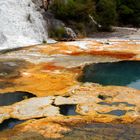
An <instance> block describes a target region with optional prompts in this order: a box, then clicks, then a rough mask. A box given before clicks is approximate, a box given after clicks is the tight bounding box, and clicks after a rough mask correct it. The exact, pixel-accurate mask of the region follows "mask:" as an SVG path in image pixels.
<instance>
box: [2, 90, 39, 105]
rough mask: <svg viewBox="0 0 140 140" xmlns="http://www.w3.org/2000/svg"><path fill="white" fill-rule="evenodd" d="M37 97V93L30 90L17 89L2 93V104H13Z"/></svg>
mask: <svg viewBox="0 0 140 140" xmlns="http://www.w3.org/2000/svg"><path fill="white" fill-rule="evenodd" d="M32 97H36V95H34V94H32V93H28V92H22V91H16V92H8V93H4V94H0V106H7V105H12V104H14V103H16V102H19V101H22V100H25V99H28V98H32Z"/></svg>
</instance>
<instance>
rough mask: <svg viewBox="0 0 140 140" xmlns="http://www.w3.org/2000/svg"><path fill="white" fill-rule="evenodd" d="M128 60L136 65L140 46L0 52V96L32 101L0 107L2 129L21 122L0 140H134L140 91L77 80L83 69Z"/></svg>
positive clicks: (90, 44)
mask: <svg viewBox="0 0 140 140" xmlns="http://www.w3.org/2000/svg"><path fill="white" fill-rule="evenodd" d="M128 60H129V61H139V60H140V41H139V40H133V41H131V40H102V41H101V40H100V41H94V40H90V39H88V40H84V41H82V40H81V41H75V42H58V43H55V44H44V45H37V46H29V47H26V48H20V49H14V50H7V51H2V52H1V55H0V93H1V94H7V93H9V94H11V97H12V94H13V92H16V91H20V92H26V93H32V94H33V95H35V96H36V97H33V98H30V99H28V98H24V99H23V100H22V101H19V102H15V103H12V104H9V105H6V106H1V107H0V123H1V125H3V123H4V120H7V119H10V118H14V119H18V120H26V122H24V123H22V124H19V125H16V126H15V127H14V128H12V129H8V130H3V131H2V132H0V138H1V140H15V139H17V140H21V139H22V140H24V139H30V140H31V139H38V140H39V139H42V140H44V139H49V138H59V139H61V138H62V139H70V138H75V137H76V138H79V139H80V138H83V136H82V134H84V135H85V139H87V138H90V139H99V140H102V139H103V138H104V139H117V138H118V139H119V138H122V139H128V137H129V138H130V139H133V138H134V139H136V140H138V139H139V137H140V133H139V128H140V123H139V118H140V104H139V98H140V90H137V89H133V88H129V87H123V86H113V85H109V86H103V85H99V84H95V83H82V82H80V80H79V79H80V77H81V76H82V74H83V67H84V66H85V65H87V64H95V63H102V62H118V61H128ZM19 94H20V93H19ZM13 98H14V97H13ZM3 100H5V99H4V98H3ZM112 131H113V132H112ZM110 132H111V133H112V134H111V133H110ZM93 134H94V137H93ZM122 134H124V135H122Z"/></svg>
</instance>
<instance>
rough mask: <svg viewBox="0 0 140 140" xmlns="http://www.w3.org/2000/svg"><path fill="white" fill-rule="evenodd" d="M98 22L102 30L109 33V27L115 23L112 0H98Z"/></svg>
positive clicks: (114, 9)
mask: <svg viewBox="0 0 140 140" xmlns="http://www.w3.org/2000/svg"><path fill="white" fill-rule="evenodd" d="M96 12H97V15H98V22H99V23H100V24H101V25H102V29H103V30H107V31H109V30H110V29H111V25H114V24H115V23H116V18H117V13H116V3H115V2H114V0H99V2H98V3H97V6H96Z"/></svg>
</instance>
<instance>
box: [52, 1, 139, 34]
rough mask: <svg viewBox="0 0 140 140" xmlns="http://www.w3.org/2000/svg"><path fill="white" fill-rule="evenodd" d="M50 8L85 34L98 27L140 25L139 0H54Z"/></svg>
mask: <svg viewBox="0 0 140 140" xmlns="http://www.w3.org/2000/svg"><path fill="white" fill-rule="evenodd" d="M50 9H51V11H52V13H53V14H54V15H55V17H56V18H57V19H60V20H62V21H63V22H64V23H65V24H66V25H68V26H70V27H72V28H73V29H74V30H75V31H76V32H77V33H81V34H83V35H86V34H90V33H92V32H93V31H95V30H96V29H100V30H104V31H110V30H111V26H112V25H121V26H126V25H127V26H128V25H129V26H130V25H131V26H136V27H139V26H140V12H139V11H140V1H139V0H54V1H53V3H52V5H51V7H50ZM96 21H97V23H98V26H97V24H96ZM93 23H94V24H93ZM99 25H101V27H100V26H99ZM99 27H100V28H99Z"/></svg>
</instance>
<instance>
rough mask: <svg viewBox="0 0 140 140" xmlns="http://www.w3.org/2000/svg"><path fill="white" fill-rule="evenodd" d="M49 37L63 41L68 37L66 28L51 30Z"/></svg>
mask: <svg viewBox="0 0 140 140" xmlns="http://www.w3.org/2000/svg"><path fill="white" fill-rule="evenodd" d="M49 37H51V38H55V39H56V40H62V39H63V38H66V37H67V33H66V30H65V28H64V27H57V28H51V29H49Z"/></svg>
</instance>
